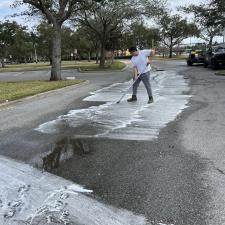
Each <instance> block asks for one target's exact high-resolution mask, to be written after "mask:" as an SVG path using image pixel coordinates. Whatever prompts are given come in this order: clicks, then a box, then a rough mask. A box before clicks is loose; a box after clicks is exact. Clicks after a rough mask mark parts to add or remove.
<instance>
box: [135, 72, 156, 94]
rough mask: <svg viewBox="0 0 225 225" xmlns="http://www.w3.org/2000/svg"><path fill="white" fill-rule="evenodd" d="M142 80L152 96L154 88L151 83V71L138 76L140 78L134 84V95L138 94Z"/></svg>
mask: <svg viewBox="0 0 225 225" xmlns="http://www.w3.org/2000/svg"><path fill="white" fill-rule="evenodd" d="M141 81H142V82H143V83H144V85H145V88H146V90H147V92H148V96H149V97H152V89H151V84H150V71H148V72H147V73H143V74H141V75H140V77H139V78H138V80H137V81H136V82H135V83H134V85H133V95H137V89H138V87H139V84H140V82H141Z"/></svg>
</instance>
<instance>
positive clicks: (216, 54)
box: [204, 44, 225, 70]
mask: <svg viewBox="0 0 225 225" xmlns="http://www.w3.org/2000/svg"><path fill="white" fill-rule="evenodd" d="M220 65H225V45H224V44H223V45H217V46H213V47H212V48H210V49H209V50H208V51H207V52H206V54H205V58H204V67H208V66H211V68H212V69H214V70H217V69H219V67H220Z"/></svg>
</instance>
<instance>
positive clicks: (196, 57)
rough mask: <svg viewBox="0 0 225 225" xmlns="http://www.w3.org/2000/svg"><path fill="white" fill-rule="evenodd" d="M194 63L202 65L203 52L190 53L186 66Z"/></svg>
mask: <svg viewBox="0 0 225 225" xmlns="http://www.w3.org/2000/svg"><path fill="white" fill-rule="evenodd" d="M194 63H202V64H203V63H204V52H203V51H202V50H195V51H190V53H189V56H188V59H187V65H188V66H192V65H193V64H194Z"/></svg>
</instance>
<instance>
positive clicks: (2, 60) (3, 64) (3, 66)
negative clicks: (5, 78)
mask: <svg viewBox="0 0 225 225" xmlns="http://www.w3.org/2000/svg"><path fill="white" fill-rule="evenodd" d="M1 64H2V68H5V62H4V58H2V59H1Z"/></svg>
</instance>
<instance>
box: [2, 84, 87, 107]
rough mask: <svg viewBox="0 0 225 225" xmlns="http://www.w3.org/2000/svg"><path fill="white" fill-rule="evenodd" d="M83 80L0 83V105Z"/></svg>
mask: <svg viewBox="0 0 225 225" xmlns="http://www.w3.org/2000/svg"><path fill="white" fill-rule="evenodd" d="M82 82H84V81H83V80H65V81H38V80H35V81H15V82H14V81H8V82H0V103H4V102H7V101H12V100H16V99H20V98H24V97H27V96H32V95H36V94H39V93H42V92H46V91H51V90H55V89H59V88H63V87H66V86H71V85H75V84H80V83H82Z"/></svg>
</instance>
